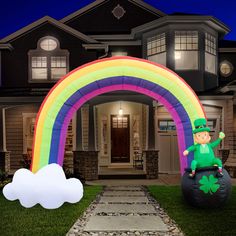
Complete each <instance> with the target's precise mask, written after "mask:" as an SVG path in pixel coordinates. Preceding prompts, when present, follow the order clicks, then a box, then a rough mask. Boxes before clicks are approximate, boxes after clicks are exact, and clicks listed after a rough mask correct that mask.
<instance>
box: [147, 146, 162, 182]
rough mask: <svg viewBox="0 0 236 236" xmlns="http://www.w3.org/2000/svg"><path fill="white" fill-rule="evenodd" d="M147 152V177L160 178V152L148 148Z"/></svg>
mask: <svg viewBox="0 0 236 236" xmlns="http://www.w3.org/2000/svg"><path fill="white" fill-rule="evenodd" d="M144 152H145V158H146V174H147V179H157V178H158V157H159V156H158V153H159V151H157V150H147V151H144Z"/></svg>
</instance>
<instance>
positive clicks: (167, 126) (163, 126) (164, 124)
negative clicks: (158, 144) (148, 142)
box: [158, 120, 176, 131]
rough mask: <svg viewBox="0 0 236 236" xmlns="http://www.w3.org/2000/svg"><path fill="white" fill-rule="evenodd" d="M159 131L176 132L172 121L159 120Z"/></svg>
mask: <svg viewBox="0 0 236 236" xmlns="http://www.w3.org/2000/svg"><path fill="white" fill-rule="evenodd" d="M158 127H159V130H161V131H167V130H176V126H175V122H174V121H173V120H159V122H158Z"/></svg>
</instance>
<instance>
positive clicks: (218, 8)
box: [0, 0, 236, 40]
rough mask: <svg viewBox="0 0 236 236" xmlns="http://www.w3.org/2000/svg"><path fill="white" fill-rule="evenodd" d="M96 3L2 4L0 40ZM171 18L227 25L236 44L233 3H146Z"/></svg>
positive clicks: (6, 0)
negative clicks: (195, 17)
mask: <svg viewBox="0 0 236 236" xmlns="http://www.w3.org/2000/svg"><path fill="white" fill-rule="evenodd" d="M91 2H93V0H40V1H39V0H11V1H10V0H0V6H1V8H0V39H1V38H3V37H5V36H7V35H9V34H11V33H13V32H15V31H16V30H18V29H20V28H22V27H24V26H26V25H28V24H30V23H32V22H33V21H35V20H38V19H39V18H41V17H43V16H45V15H49V16H51V17H53V18H55V19H57V20H60V19H61V18H63V17H65V16H67V15H69V14H70V13H72V12H74V11H76V10H78V9H80V8H81V7H83V6H85V5H87V4H89V3H91ZM145 2H147V3H149V4H150V5H152V6H154V7H156V8H157V9H159V10H161V11H163V12H164V13H167V14H170V13H174V12H183V13H195V14H204V15H212V16H215V17H216V18H218V19H219V20H221V21H222V22H224V23H225V24H226V25H227V26H229V28H230V29H231V32H230V33H229V34H228V35H227V36H226V37H225V39H229V40H236V1H234V0H179V1H177V0H145Z"/></svg>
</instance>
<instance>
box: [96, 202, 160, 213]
mask: <svg viewBox="0 0 236 236" xmlns="http://www.w3.org/2000/svg"><path fill="white" fill-rule="evenodd" d="M102 212H104V213H111V212H116V213H149V214H153V213H156V210H155V208H154V206H152V205H151V204H143V205H141V204H132V205H131V204H98V205H97V207H96V208H95V209H94V213H102Z"/></svg>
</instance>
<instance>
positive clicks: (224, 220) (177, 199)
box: [148, 186, 236, 236]
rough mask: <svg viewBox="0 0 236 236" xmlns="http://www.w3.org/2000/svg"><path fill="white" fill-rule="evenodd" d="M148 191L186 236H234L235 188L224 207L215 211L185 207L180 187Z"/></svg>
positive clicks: (158, 187) (235, 216)
mask: <svg viewBox="0 0 236 236" xmlns="http://www.w3.org/2000/svg"><path fill="white" fill-rule="evenodd" d="M148 189H149V191H150V193H151V194H152V196H154V197H155V198H156V199H157V201H158V202H159V203H160V205H161V207H163V208H164V209H165V210H166V212H167V213H168V215H169V216H170V217H171V218H172V219H174V220H175V222H176V223H177V224H178V225H179V227H180V228H181V229H182V231H183V232H184V233H185V235H186V236H195V235H196V236H211V235H212V236H213V235H214V236H223V235H225V236H235V235H236V187H233V191H232V195H231V199H230V201H229V202H228V203H227V204H226V206H224V207H223V208H221V209H215V210H211V209H197V208H193V207H191V206H189V205H187V203H186V202H184V200H183V198H182V193H181V188H180V186H150V187H148Z"/></svg>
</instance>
